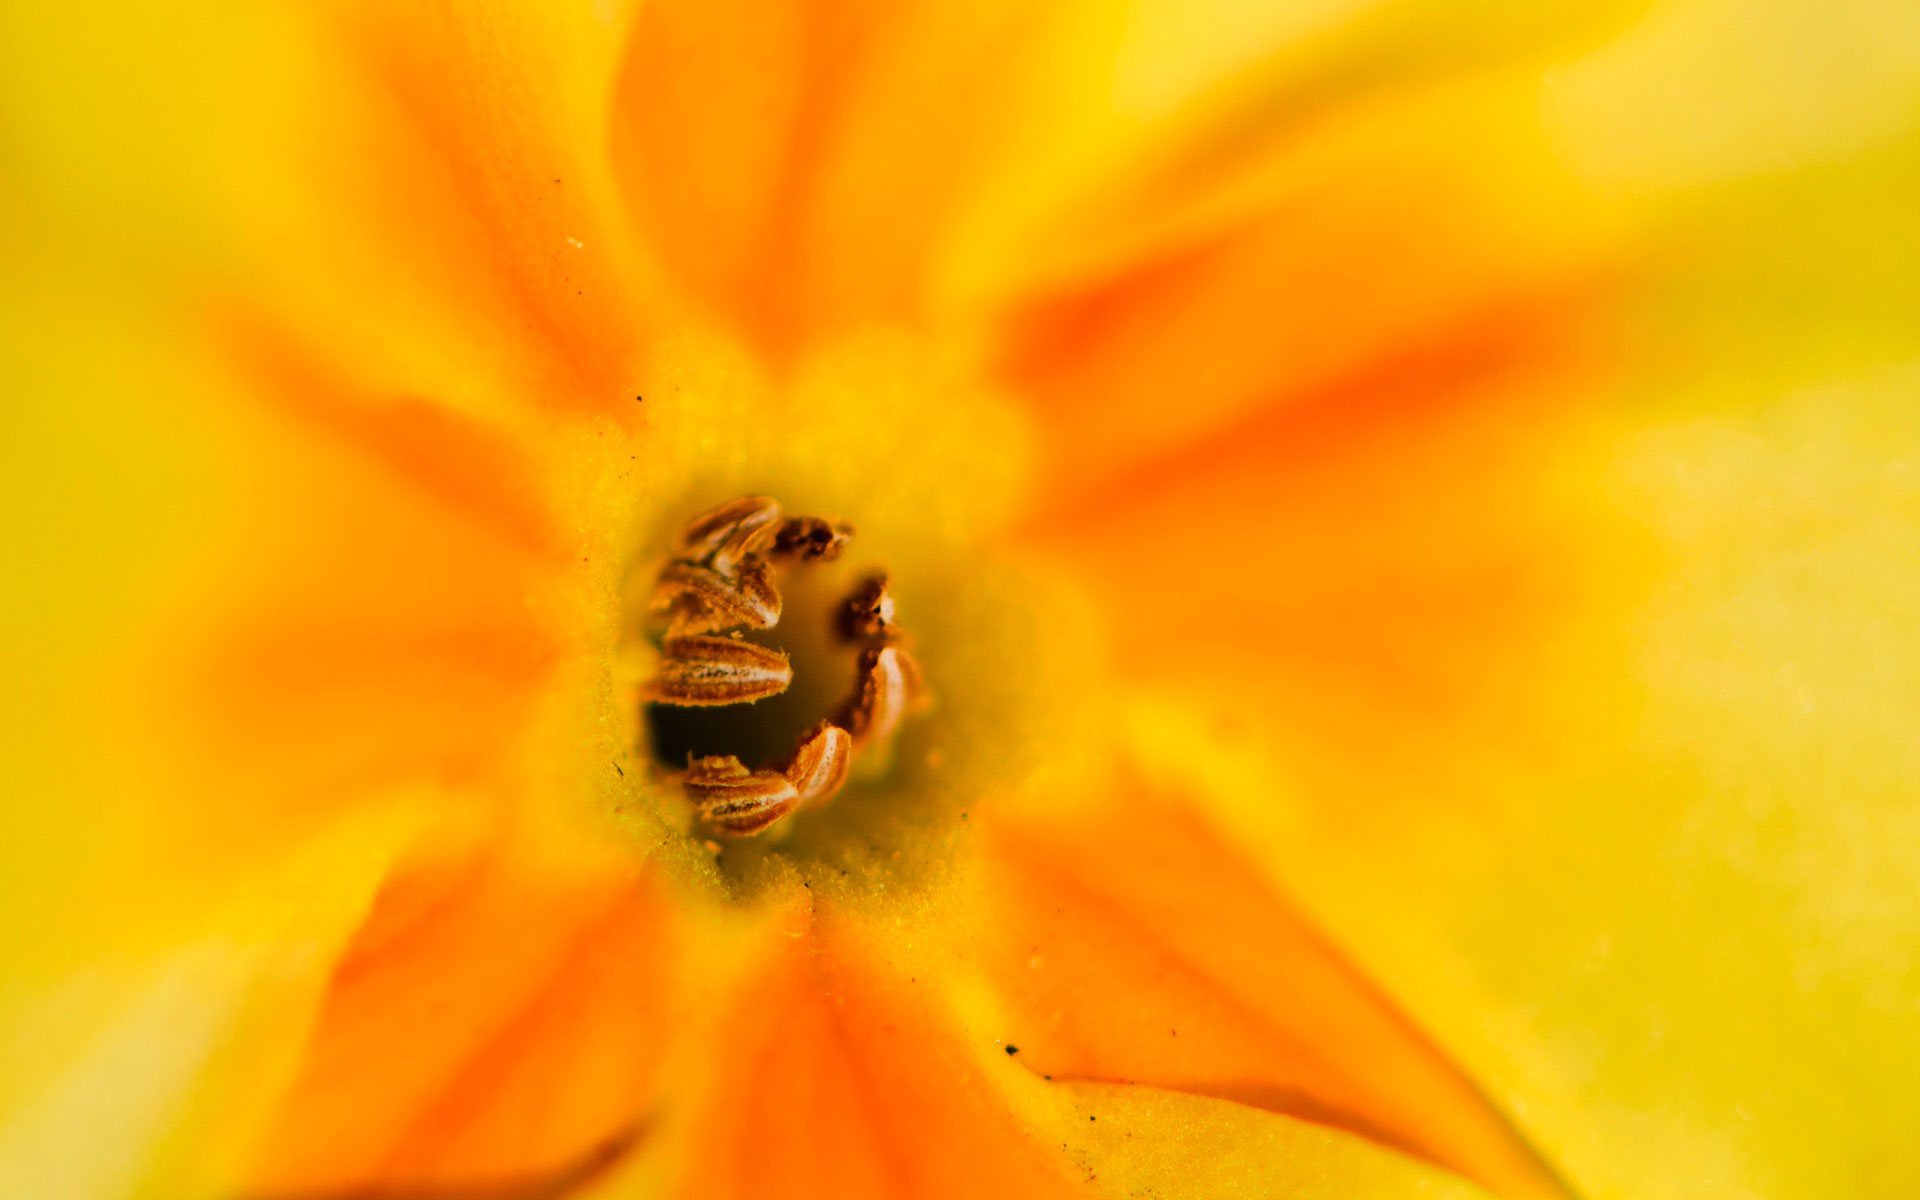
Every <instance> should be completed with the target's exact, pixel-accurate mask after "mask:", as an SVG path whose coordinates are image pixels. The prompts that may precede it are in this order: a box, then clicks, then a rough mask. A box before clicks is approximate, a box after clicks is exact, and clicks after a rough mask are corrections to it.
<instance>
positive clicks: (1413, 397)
mask: <svg viewBox="0 0 1920 1200" xmlns="http://www.w3.org/2000/svg"><path fill="white" fill-rule="evenodd" d="M1603 291H1604V285H1603V284H1601V283H1599V282H1596V281H1592V280H1574V281H1570V282H1568V283H1566V284H1565V285H1564V286H1563V287H1562V288H1560V289H1558V290H1549V291H1545V292H1541V293H1537V294H1528V295H1521V296H1515V297H1511V298H1508V299H1507V301H1506V302H1504V303H1501V304H1498V305H1493V306H1489V307H1487V308H1484V309H1481V310H1478V311H1475V312H1472V313H1470V314H1467V315H1465V316H1464V317H1463V318H1462V319H1461V320H1460V321H1458V322H1456V323H1455V324H1453V325H1450V326H1448V327H1445V328H1443V329H1440V330H1437V331H1434V332H1433V333H1432V334H1431V335H1430V337H1429V339H1428V340H1427V341H1424V342H1421V343H1416V344H1413V345H1409V346H1406V347H1403V348H1401V349H1400V350H1399V351H1398V352H1397V353H1395V354H1394V355H1392V356H1389V357H1385V358H1382V359H1380V360H1378V361H1376V362H1372V363H1369V364H1367V365H1365V366H1364V367H1362V368H1361V369H1357V370H1355V371H1353V372H1352V373H1350V374H1348V375H1346V376H1343V377H1341V378H1338V379H1335V380H1331V381H1328V382H1327V383H1326V384H1325V385H1323V386H1321V387H1319V388H1317V389H1315V390H1312V391H1309V392H1304V393H1295V394H1290V395H1286V396H1284V397H1279V398H1276V399H1275V400H1274V402H1273V403H1271V404H1270V405H1268V406H1266V407H1265V408H1262V409H1260V410H1256V411H1253V412H1250V413H1247V414H1244V415H1243V417H1242V418H1241V419H1239V420H1236V421H1235V422H1232V423H1231V424H1229V425H1228V426H1226V427H1224V428H1222V429H1219V430H1217V431H1213V432H1211V433H1209V434H1207V435H1205V436H1203V437H1199V438H1196V439H1194V440H1192V441H1189V442H1186V443H1180V444H1175V445H1173V446H1171V447H1169V448H1165V449H1163V450H1161V451H1159V452H1158V453H1156V454H1154V455H1152V456H1142V457H1140V458H1139V459H1137V460H1136V461H1134V462H1133V463H1131V464H1130V465H1129V466H1128V468H1127V469H1126V470H1125V471H1124V472H1123V473H1121V474H1119V475H1117V476H1115V477H1112V478H1111V479H1109V480H1108V481H1106V482H1104V483H1102V484H1100V485H1097V486H1092V487H1088V488H1085V489H1082V490H1080V491H1078V492H1065V491H1063V492H1060V493H1057V494H1056V495H1055V497H1054V498H1055V500H1056V506H1055V507H1053V508H1052V509H1050V510H1048V511H1045V512H1043V513H1041V514H1040V515H1039V517H1038V518H1037V519H1036V521H1035V522H1033V523H1032V524H1031V525H1030V526H1029V527H1028V528H1027V529H1026V530H1025V531H1024V536H1025V537H1027V538H1028V539H1030V540H1031V541H1032V542H1034V543H1035V544H1036V545H1039V546H1042V547H1044V548H1045V549H1046V551H1047V552H1048V554H1049V555H1050V556H1051V557H1053V558H1054V559H1055V560H1056V561H1059V562H1061V563H1063V564H1065V565H1067V566H1069V567H1070V568H1072V569H1073V570H1075V571H1077V572H1078V573H1080V574H1082V575H1083V576H1085V577H1086V578H1088V579H1089V580H1090V581H1091V582H1092V583H1093V584H1094V587H1095V590H1096V591H1097V593H1098V594H1099V595H1100V596H1101V597H1102V598H1103V601H1104V602H1105V604H1106V606H1107V608H1108V610H1109V612H1110V613H1111V615H1112V620H1113V624H1114V627H1115V628H1119V629H1137V628H1152V627H1156V626H1159V625H1163V624H1164V623H1166V622H1167V621H1169V620H1178V622H1179V629H1180V635H1179V636H1180V643H1179V646H1180V651H1179V653H1169V652H1168V649H1167V646H1166V645H1165V644H1164V643H1162V642H1160V641H1157V640H1156V639H1152V638H1132V639H1125V640H1123V641H1121V642H1119V643H1118V644H1116V646H1115V652H1116V654H1117V656H1118V657H1119V659H1120V660H1121V665H1122V666H1123V667H1125V668H1126V669H1128V670H1129V671H1130V672H1133V673H1135V674H1137V675H1138V676H1140V677H1143V678H1150V679H1152V680H1154V681H1155V682H1159V683H1171V684H1176V685H1179V686H1182V687H1187V688H1192V689H1196V690H1198V691H1200V692H1203V693H1205V694H1208V695H1211V696H1212V698H1213V699H1214V700H1215V701H1216V702H1217V703H1218V704H1220V705H1221V706H1223V707H1228V708H1235V709H1239V710H1241V711H1260V710H1268V711H1282V712H1285V713H1286V714H1287V718H1288V720H1289V721H1300V722H1304V725H1303V726H1302V727H1303V728H1309V729H1312V730H1313V731H1314V732H1315V734H1316V735H1317V736H1321V737H1324V738H1329V739H1331V742H1330V744H1334V743H1337V744H1340V745H1347V744H1349V743H1350V744H1351V745H1352V747H1353V748H1355V749H1357V750H1360V751H1362V752H1365V753H1372V752H1374V751H1373V750H1370V749H1369V747H1377V745H1378V742H1379V739H1380V737H1381V736H1382V731H1383V729H1384V730H1387V731H1389V732H1391V731H1393V730H1395V729H1400V730H1404V729H1405V728H1408V727H1409V726H1410V725H1417V726H1432V725H1434V724H1436V723H1440V722H1445V721H1449V720H1457V719H1459V718H1460V717H1462V716H1463V715H1465V714H1467V713H1468V712H1469V711H1470V710H1471V709H1473V707H1474V706H1475V705H1484V704H1486V703H1489V702H1493V701H1494V700H1495V699H1497V698H1494V697H1491V696H1490V694H1489V693H1490V689H1491V688H1493V687H1494V686H1495V681H1496V680H1498V679H1499V678H1500V676H1499V674H1498V672H1497V671H1496V670H1495V668H1497V667H1503V666H1509V665H1513V664H1517V663H1519V662H1522V661H1524V659H1525V658H1526V656H1527V655H1528V654H1530V653H1532V652H1534V650H1535V649H1536V647H1537V645H1538V640H1539V639H1540V638H1541V637H1542V636H1544V635H1545V634H1546V633H1547V632H1548V631H1549V630H1550V629H1551V628H1552V627H1553V625H1554V623H1555V621H1556V620H1558V619H1559V618H1561V617H1562V616H1564V615H1565V614H1566V613H1568V612H1570V611H1571V606H1572V605H1573V604H1575V603H1576V602H1577V600H1578V593H1579V589H1580V588H1581V587H1582V586H1584V585H1583V583H1582V580H1581V571H1582V569H1583V568H1582V566H1581V565H1580V564H1581V563H1582V562H1584V561H1586V560H1587V559H1592V558H1597V556H1598V553H1599V547H1600V546H1601V544H1602V543H1601V541H1600V540H1599V538H1598V537H1597V536H1588V535H1592V534H1594V533H1595V530H1594V526H1593V523H1592V521H1591V519H1590V518H1591V514H1590V513H1580V512H1576V511H1574V510H1573V509H1572V508H1570V507H1569V506H1568V504H1567V501H1566V499H1565V497H1560V496H1556V495H1555V494H1554V490H1553V481H1552V478H1551V471H1552V464H1553V462H1554V460H1553V458H1552V452H1553V451H1554V450H1555V449H1556V446H1557V444H1558V443H1557V442H1556V434H1557V431H1559V430H1561V429H1563V428H1567V427H1569V423H1570V422H1573V421H1574V420H1576V419H1577V417H1578V415H1579V414H1580V413H1581V411H1582V408H1583V405H1584V403H1585V397H1586V396H1587V395H1588V394H1590V393H1589V391H1588V388H1589V385H1590V382H1591V380H1592V379H1594V378H1596V377H1597V373H1598V370H1599V368H1598V367H1597V366H1596V362H1595V360H1596V358H1597V354H1596V346H1595V345H1591V344H1588V339H1585V338H1583V337H1580V336H1574V335H1572V334H1570V333H1569V331H1570V330H1572V329H1575V328H1577V327H1579V326H1580V325H1581V318H1580V317H1579V316H1578V315H1577V314H1579V313H1581V312H1583V311H1585V310H1586V309H1588V308H1589V307H1590V306H1591V305H1592V304H1593V303H1594V302H1595V301H1594V299H1593V297H1594V296H1596V295H1597V294H1600V293H1602V292H1603Z"/></svg>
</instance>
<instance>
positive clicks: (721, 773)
mask: <svg viewBox="0 0 1920 1200" xmlns="http://www.w3.org/2000/svg"><path fill="white" fill-rule="evenodd" d="M684 786H685V788H686V791H687V796H688V798H689V799H691V800H692V801H693V806H694V810H695V811H696V812H697V813H699V815H700V819H701V820H702V821H704V822H706V823H707V824H708V825H710V826H712V827H713V828H714V829H715V830H717V831H719V832H721V833H730V834H733V835H734V836H736V837H747V836H750V835H752V834H756V833H759V832H760V831H761V830H763V829H765V828H766V827H767V826H769V825H771V824H773V823H774V822H775V821H778V820H779V819H780V818H781V817H784V816H786V815H787V814H788V813H790V812H792V811H793V810H794V808H795V806H797V805H798V804H799V803H800V793H799V791H798V790H797V789H795V787H794V786H793V782H792V781H791V780H789V779H788V778H787V777H786V776H785V775H782V774H780V773H779V772H777V771H749V770H747V768H746V764H744V763H742V762H741V761H740V760H739V759H737V758H735V757H733V756H732V755H731V754H724V755H716V756H714V757H712V758H696V759H694V760H693V761H692V762H691V763H689V764H688V765H687V777H686V781H685V783H684Z"/></svg>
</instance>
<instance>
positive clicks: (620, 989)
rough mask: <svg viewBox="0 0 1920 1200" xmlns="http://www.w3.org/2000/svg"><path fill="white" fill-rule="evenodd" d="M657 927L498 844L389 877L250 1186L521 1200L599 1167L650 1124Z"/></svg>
mask: <svg viewBox="0 0 1920 1200" xmlns="http://www.w3.org/2000/svg"><path fill="white" fill-rule="evenodd" d="M664 916H665V909H664V908H663V905H662V901H661V898H660V896H659V895H658V893H657V892H656V890H655V885H654V884H653V883H652V882H651V881H650V880H649V879H647V878H646V877H644V876H643V875H641V874H639V873H638V872H637V871H636V870H635V869H634V868H632V867H631V866H627V865H624V864H620V863H610V862H605V861H596V862H588V863H582V862H579V861H577V860H576V861H571V862H568V863H565V864H551V865H550V864H539V865H535V864H531V863H528V862H524V861H522V862H516V861H510V860H509V859H508V858H507V857H506V855H504V854H503V853H501V852H500V851H499V850H498V849H497V848H496V849H495V850H494V851H492V852H490V853H487V854H484V855H480V856H471V855H460V856H457V857H454V858H442V859H439V860H438V861H434V862H430V863H424V864H421V865H419V866H416V867H415V868H414V869H413V870H411V871H410V872H407V873H404V874H402V875H400V876H398V877H397V878H396V879H394V880H393V881H392V882H391V883H390V884H389V886H388V887H387V889H386V890H385V891H384V892H383V893H382V895H381V896H380V898H379V900H378V901H377V903H376V905H375V907H374V910H373V912H372V913H371V914H370V915H369V917H368V919H367V921H366V924H365V926H364V927H363V928H362V929H361V931H360V933H359V935H358V937H357V938H356V940H355V942H354V944H353V946H352V947H351V949H350V950H349V952H348V953H347V955H346V956H345V958H344V959H343V961H342V962H341V964H340V966H339V968H338V970H337V971H336V974H335V977H334V981H333V986H332V990H331V992H330V994H329V995H328V997H327V1000H326V1003H325V1006H324V1009H323V1011H322V1014H321V1017H320V1020H319V1024H318V1026H317V1028H316V1029H315V1030H314V1034H313V1039H312V1043H311V1045H310V1047H309V1049H308V1051H307V1055H306V1058H305V1062H304V1065H303V1067H302V1068H301V1071H300V1074H299V1077H298V1078H297V1080H296V1081H295V1082H294V1084H293V1086H292V1088H291V1090H290V1092H289V1093H288V1095H287V1097H286V1099H285V1101H284V1103H283V1106H282V1108H281V1109H280V1111H279V1113H278V1115H277V1117H276V1119H275V1120H274V1122H273V1125H272V1128H271V1130H270V1132H269V1134H268V1136H267V1138H266V1141H265V1143H264V1147H263V1149H262V1152H261V1154H260V1157H259V1160H258V1163H257V1167H256V1170H255V1183H256V1186H257V1189H258V1190H260V1191H263V1192H268V1193H299V1194H308V1193H310V1192H326V1191H334V1190H344V1189H352V1188H367V1187H376V1186H377V1187H381V1188H390V1187H417V1186H425V1185H431V1186H446V1187H454V1186H461V1187H464V1186H473V1187H485V1188H494V1189H503V1190H504V1189H505V1188H507V1187H508V1186H510V1185H511V1186H525V1187H526V1188H527V1189H528V1194H529V1195H532V1194H536V1193H537V1192H538V1188H539V1186H540V1181H542V1180H548V1181H552V1180H562V1181H564V1180H568V1179H572V1178H575V1177H576V1176H580V1175H583V1174H586V1173H589V1172H591V1171H593V1170H596V1169H598V1168H600V1167H603V1166H605V1165H607V1160H608V1159H610V1158H611V1157H613V1156H614V1155H615V1154H616V1153H618V1152H620V1151H622V1150H624V1149H625V1148H626V1147H628V1146H630V1145H631V1144H633V1142H634V1141H635V1140H636V1139H637V1138H638V1137H639V1136H641V1134H642V1132H643V1130H644V1127H645V1125H646V1123H647V1121H648V1119H649V1118H650V1116H651V1112H650V1103H651V1097H652V1094H653V1087H654V1081H655V1075H656V1071H657V1067H658V1063H659V1059H660V1054H661V1049H662V1047H663V1045H664V1044H665V1042H666V1040H667V1037H668V1031H669V1030H670V1029H671V1028H672V1025H673V1023H672V1021H671V1019H670V1016H671V1012H672V1008H671V1005H672V1000H671V996H672V986H671V976H670V973H669V968H670V964H671V952H672V942H673V939H672V937H671V936H670V933H669V930H668V929H667V927H666V925H665V922H664ZM487 1194H490V1195H491V1194H494V1193H493V1192H491V1191H490V1192H488V1193H487ZM515 1194H517V1193H515Z"/></svg>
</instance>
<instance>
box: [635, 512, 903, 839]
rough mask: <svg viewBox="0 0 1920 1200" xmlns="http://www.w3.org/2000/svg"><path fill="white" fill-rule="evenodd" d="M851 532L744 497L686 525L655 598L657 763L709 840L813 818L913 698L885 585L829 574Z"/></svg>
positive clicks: (651, 717)
mask: <svg viewBox="0 0 1920 1200" xmlns="http://www.w3.org/2000/svg"><path fill="white" fill-rule="evenodd" d="M852 536H853V530H852V529H851V528H850V527H848V526H847V525H845V524H843V523H841V522H838V521H829V520H824V519H822V518H819V517H794V518H785V519H783V518H782V516H781V512H780V506H779V504H778V503H777V502H775V501H774V500H772V499H770V498H768V497H765V496H747V497H743V498H742V499H739V500H735V501H733V502H731V503H729V504H724V505H721V506H720V507H718V508H716V509H713V510H711V511H709V512H705V513H702V514H700V515H699V516H697V517H695V518H693V519H692V520H691V521H689V522H687V524H686V526H685V527H684V528H682V530H681V531H680V534H679V537H678V538H677V539H676V542H675V545H674V548H673V554H672V557H671V558H670V559H669V560H668V562H667V564H666V566H664V567H663V568H661V571H660V575H659V578H658V580H657V581H656V582H655V585H654V592H653V609H654V612H655V615H656V617H657V618H658V620H659V623H660V624H661V625H662V626H663V628H664V633H663V636H662V638H661V642H660V660H659V667H658V669H657V670H656V672H655V675H654V678H653V681H652V683H651V685H650V687H649V689H648V699H649V700H650V701H651V704H650V706H649V708H648V713H647V726H648V729H647V732H648V735H649V739H650V741H651V742H652V745H653V751H654V757H655V759H656V760H657V761H658V762H659V763H660V764H661V766H662V767H663V768H665V769H667V770H669V771H671V772H673V773H675V774H676V775H678V777H679V780H680V785H681V787H682V789H683V790H684V791H685V793H686V795H687V798H688V800H689V801H690V803H691V804H692V806H693V809H694V813H695V815H696V816H697V817H698V818H699V819H700V821H701V822H702V823H703V824H704V825H706V826H707V827H708V828H709V829H711V830H713V831H714V832H716V833H722V834H731V835H736V836H740V835H748V834H755V833H759V832H761V831H763V830H765V829H767V828H769V827H771V826H772V825H773V824H774V823H775V822H777V821H779V820H780V819H781V818H782V817H785V816H787V815H788V814H789V813H792V812H795V811H797V810H799V809H802V808H805V807H808V806H812V805H819V804H824V803H826V802H827V801H828V800H830V799H832V797H833V795H834V793H836V792H837V791H839V790H840V787H841V785H842V784H843V783H844V782H845V781H846V778H847V774H848V771H849V770H850V769H851V767H852V765H853V762H854V760H855V758H856V757H857V756H860V755H862V754H864V753H871V752H873V751H875V750H884V748H885V747H886V746H887V745H888V744H889V743H890V742H891V740H892V738H893V734H894V731H895V729H896V728H897V727H898V726H899V723H900V721H901V720H902V719H903V718H905V717H906V716H907V715H908V713H909V711H910V710H912V709H913V708H914V707H916V706H917V705H918V703H919V701H920V697H921V687H920V682H919V672H918V669H917V667H916V666H915V664H914V662H913V659H912V658H911V657H910V656H909V655H908V653H907V651H906V649H905V647H904V646H902V645H901V644H900V643H901V641H902V634H901V631H900V629H899V627H898V625H897V624H896V623H895V621H894V615H893V600H892V596H891V595H890V593H889V591H888V587H887V578H886V576H885V575H884V574H869V575H867V576H865V577H863V578H861V579H860V580H859V581H858V582H857V583H853V584H851V585H849V584H848V583H847V582H846V577H845V575H844V573H843V572H842V571H841V570H839V569H838V568H837V567H836V566H835V565H834V564H835V563H836V560H838V558H839V557H840V554H841V551H842V550H844V549H845V547H846V544H847V542H848V540H849V539H850V538H851V537H852Z"/></svg>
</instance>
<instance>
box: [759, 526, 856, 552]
mask: <svg viewBox="0 0 1920 1200" xmlns="http://www.w3.org/2000/svg"><path fill="white" fill-rule="evenodd" d="M852 538H853V526H851V525H849V524H847V523H846V522H845V521H828V520H823V519H822V518H820V517H795V518H793V519H792V520H791V521H788V522H787V523H786V524H784V525H782V526H781V527H780V532H778V533H776V534H774V535H773V551H772V553H773V555H774V557H775V558H797V559H799V560H801V561H802V562H832V561H833V560H834V559H836V558H839V557H840V552H841V551H842V550H845V549H846V548H847V542H848V541H850V540H851V539H852Z"/></svg>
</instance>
